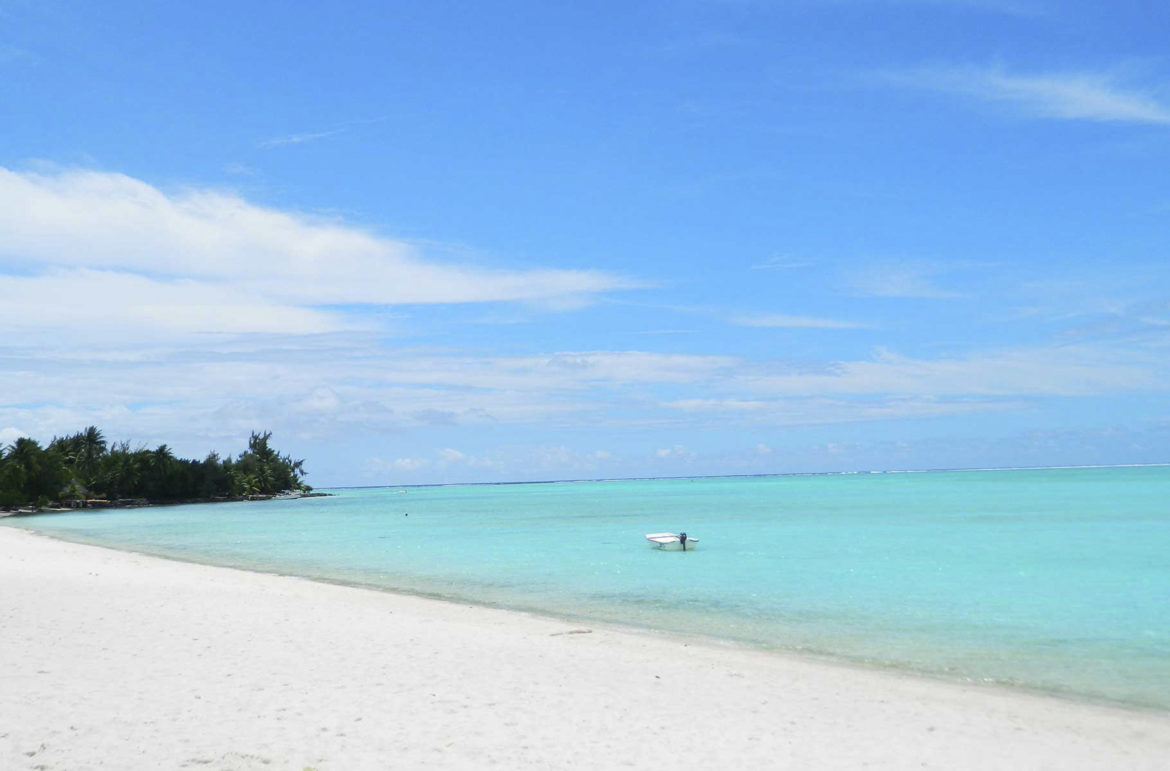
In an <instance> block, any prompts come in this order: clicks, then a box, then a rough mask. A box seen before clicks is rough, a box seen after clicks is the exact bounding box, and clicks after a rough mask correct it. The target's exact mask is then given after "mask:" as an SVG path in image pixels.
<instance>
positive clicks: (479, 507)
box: [5, 467, 1170, 709]
mask: <svg viewBox="0 0 1170 771" xmlns="http://www.w3.org/2000/svg"><path fill="white" fill-rule="evenodd" d="M333 492H335V493H336V495H335V496H334V497H329V498H310V499H302V500H294V501H266V502H254V503H224V504H215V505H198V506H174V507H159V508H149V509H129V510H113V511H97V512H85V513H77V514H59V515H51V516H42V517H29V518H21V519H8V520H5V524H7V525H15V526H19V527H25V528H28V529H31V530H35V531H39V532H43V533H46V534H49V535H54V536H57V537H60V538H65V539H69V540H78V541H85V542H90V543H98V544H103V545H108V546H113V547H116V548H123V549H130V550H134V551H141V552H147V553H151V554H159V555H164V556H171V557H178V558H182V559H186V560H192V561H197V562H205V563H209V564H216V565H230V566H235V567H242V568H249V569H256V570H264V571H273V572H278V573H285V574H295V575H301V576H309V577H314V578H322V579H328V580H335V581H343V582H347V583H353V584H360V585H367V586H374V587H380V588H386V589H394V590H400V591H406V592H413V593H419V594H426V595H433V596H439V597H445V598H450V599H458V600H462V601H470V602H475V603H484V604H490V605H497V606H502V607H508V608H518V609H524V610H530V611H536V612H540V613H548V614H554V615H559V616H565V617H571V618H576V619H581V620H597V621H608V622H618V623H622V624H627V625H636V626H642V627H649V628H653V629H660V630H667V631H672V632H682V633H688V634H695V635H703V636H709V637H715V638H720V639H724V640H734V641H739V642H742V643H747V644H749V645H753V646H758V647H763V648H769V649H780V650H796V651H804V652H811V653H816V654H822V655H828V656H832V657H837V658H842V659H847V660H851V661H856V662H864V663H868V664H872V665H877V666H884V667H893V668H899V669H906V670H912V671H917V672H923V673H929V674H935V675H942V676H946V677H952V678H958V679H967V680H978V681H993V682H1001V683H1006V684H1012V685H1017V686H1024V687H1028V688H1033V689H1040V690H1044V691H1050V692H1055V693H1060V694H1064V695H1067V696H1071V697H1075V698H1084V699H1093V700H1098V699H1100V700H1112V701H1119V702H1124V703H1128V704H1133V705H1141V706H1146V707H1154V708H1158V709H1170V468H1167V467H1141V468H1089V469H1051V470H1019V471H965V472H931V473H890V474H855V475H830V476H778V477H749V478H742V477H737V478H701V479H669V480H636V481H613V482H562V483H553V484H525V485H461V486H449V487H411V488H400V489H395V488H379V489H351V490H337V491H333ZM407 515H409V516H407ZM662 530H673V531H676V532H677V531H678V530H686V531H687V532H688V533H689V534H690V535H692V536H694V537H697V538H699V539H700V547H699V549H698V550H697V551H694V552H688V553H681V552H659V551H654V550H652V549H650V548H649V547H648V546H647V545H646V544H645V542H644V540H643V538H642V536H643V534H644V533H648V532H655V531H662Z"/></svg>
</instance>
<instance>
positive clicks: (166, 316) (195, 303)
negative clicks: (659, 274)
mask: <svg viewBox="0 0 1170 771" xmlns="http://www.w3.org/2000/svg"><path fill="white" fill-rule="evenodd" d="M0 260H3V263H0V277H4V278H5V280H4V282H3V285H2V286H0V293H2V294H3V301H4V302H5V307H6V308H7V309H8V311H10V312H7V313H5V314H2V315H0V334H2V333H4V332H5V331H7V330H12V329H13V328H14V325H17V326H20V328H21V329H22V330H23V331H25V332H26V333H27V332H29V331H30V329H35V324H36V323H41V322H43V323H44V324H46V325H47V327H46V328H52V329H56V330H60V329H61V328H62V326H63V325H68V324H73V323H75V322H80V319H79V318H76V317H78V316H82V315H84V313H82V311H81V310H80V309H81V308H82V307H84V306H87V305H88V306H91V307H92V303H93V302H98V301H99V299H98V298H101V299H100V301H101V302H102V303H103V305H107V306H108V307H107V308H106V309H105V310H104V311H103V313H102V314H99V315H98V316H97V317H96V318H95V317H92V316H91V318H90V322H89V323H79V324H78V325H77V326H75V327H74V329H75V330H76V331H77V332H78V333H79V334H82V335H93V334H96V333H98V332H100V331H101V330H102V329H103V328H107V329H108V330H109V331H111V332H114V330H126V329H133V330H135V333H136V334H137V333H138V332H139V331H142V332H146V333H157V332H160V331H162V330H166V329H171V330H172V331H174V332H179V331H184V330H185V331H187V332H190V333H193V334H201V333H204V332H207V331H219V332H270V331H274V329H273V327H274V326H275V327H279V326H280V324H281V323H282V322H287V323H288V324H289V325H290V326H289V327H288V331H296V332H300V333H304V334H309V333H322V332H328V331H336V330H339V329H342V328H348V327H349V326H351V324H350V322H349V321H347V320H346V319H345V318H343V317H342V316H341V315H339V314H340V311H339V310H337V309H339V308H340V309H343V308H345V307H347V306H354V305H370V304H372V305H394V304H410V303H424V304H425V303H475V302H497V301H525V302H536V303H544V304H545V305H546V306H548V307H556V306H560V307H569V306H571V305H574V304H576V305H579V304H580V302H581V301H582V298H584V297H588V296H589V295H591V294H595V293H597V292H604V291H609V290H613V289H619V288H623V287H628V286H633V285H634V282H631V281H628V280H626V279H623V278H620V277H617V276H613V275H609V274H604V273H600V272H596V271H590V270H547V269H533V270H528V271H516V270H491V269H488V268H483V267H479V266H475V267H470V266H464V265H460V264H457V263H451V262H440V261H436V260H434V259H432V258H430V257H429V256H428V254H427V253H426V252H423V251H421V250H420V249H419V248H417V247H416V246H415V245H413V244H410V243H407V242H404V241H397V240H394V239H390V238H386V237H384V236H381V235H378V234H376V233H373V232H370V231H368V230H366V229H363V228H360V227H357V226H354V225H350V224H347V223H345V222H342V221H339V220H336V219H324V218H320V217H314V216H311V215H306V214H302V213H298V212H291V211H282V210H278V209H273V208H268V207H264V206H259V205H257V204H253V203H251V202H249V201H246V200H244V199H243V198H241V197H240V196H238V195H236V194H234V193H231V192H226V191H219V190H208V189H190V190H185V191H180V192H177V193H168V192H164V191H162V190H160V189H158V188H156V187H154V186H152V185H150V184H148V183H146V182H143V181H141V180H137V179H133V178H131V177H127V176H125V175H121V174H111V173H105V172H96V171H85V170H69V171H59V172H53V173H41V174H37V173H29V172H23V173H22V172H15V171H10V170H7V169H3V168H0ZM5 264H7V265H8V266H11V267H9V268H8V269H7V270H6V269H5V267H4V265H5ZM4 273H9V275H8V276H4V275H3V274H4ZM99 290H100V291H99ZM62 298H69V300H70V302H68V303H62ZM62 305H64V306H66V307H65V308H62V307H61V306H62ZM322 306H331V307H332V308H333V310H329V311H325V310H321V309H320V308H321V307H322ZM18 307H19V308H22V309H24V310H25V311H26V315H25V316H24V317H23V319H22V318H21V314H18V313H14V312H11V311H13V309H14V308H18ZM38 308H39V309H41V310H40V311H38ZM46 309H52V311H53V312H48V310H46ZM71 309H72V310H71ZM75 311H76V312H75ZM55 314H59V316H58V317H57V318H54V317H55ZM266 318H267V319H270V320H266ZM37 320H39V321H37ZM34 322H35V323H34Z"/></svg>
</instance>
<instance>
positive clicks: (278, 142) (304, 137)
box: [260, 128, 345, 148]
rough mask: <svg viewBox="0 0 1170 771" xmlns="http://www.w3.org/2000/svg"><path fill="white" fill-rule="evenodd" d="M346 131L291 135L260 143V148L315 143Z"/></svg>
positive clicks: (341, 129)
mask: <svg viewBox="0 0 1170 771" xmlns="http://www.w3.org/2000/svg"><path fill="white" fill-rule="evenodd" d="M344 131H345V129H343V128H338V129H331V130H329V131H314V132H306V133H303V134H289V135H287V136H280V137H273V138H272V139H265V140H264V141H263V142H261V143H260V146H261V147H264V148H269V147H281V146H283V145H299V144H304V143H305V142H313V141H315V140H318V139H324V138H325V137H331V136H334V135H336V134H340V133H342V132H344Z"/></svg>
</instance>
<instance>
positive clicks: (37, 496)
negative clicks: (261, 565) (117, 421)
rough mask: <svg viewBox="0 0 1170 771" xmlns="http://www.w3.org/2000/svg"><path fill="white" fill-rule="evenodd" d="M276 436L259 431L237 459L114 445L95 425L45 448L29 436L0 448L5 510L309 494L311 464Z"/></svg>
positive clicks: (0, 492) (0, 485) (0, 503)
mask: <svg viewBox="0 0 1170 771" xmlns="http://www.w3.org/2000/svg"><path fill="white" fill-rule="evenodd" d="M271 436H272V433H271V432H269V431H266V432H263V433H255V432H254V433H252V435H251V437H250V438H249V439H248V449H247V450H245V451H243V452H241V453H240V454H239V455H238V456H237V457H236V458H234V459H233V458H230V457H228V458H221V457H220V456H219V454H218V453H215V452H212V453H210V454H208V456H207V457H206V458H204V459H203V460H189V459H187V458H178V457H176V456H175V454H174V453H173V452H172V451H171V449H170V447H168V446H167V445H165V444H162V445H159V446H158V447H156V448H155V449H153V450H150V449H146V448H144V447H139V448H132V447H131V446H130V443H129V442H116V443H109V442H107V441H106V438H105V436H104V435H103V434H102V432H101V431H100V430H98V428H97V427H95V426H90V427H88V428H86V429H85V430H84V431H80V432H78V433H76V434H73V435H71V436H63V437H54V438H53V440H52V441H51V442H49V444H48V445H47V446H45V447H42V446H41V445H40V444H39V443H38V442H37V441H36V440H34V439H31V438H28V437H21V438H20V439H17V440H16V441H15V442H13V443H12V444H10V445H8V446H7V447H0V509H4V510H12V509H15V508H21V507H34V508H41V507H44V506H48V505H53V504H55V505H58V506H69V507H78V506H104V505H115V506H116V505H134V504H154V503H181V502H195V501H219V500H240V499H247V498H256V497H270V496H272V495H277V494H281V493H302V494H303V493H308V492H310V491H311V490H312V488H311V487H309V486H308V485H306V484H305V483H304V482H303V481H302V480H303V477H304V461H303V460H293V459H292V458H291V457H289V456H288V455H282V454H280V453H279V452H277V451H276V450H275V449H273V448H272V447H271V446H270V445H269V439H270V438H271Z"/></svg>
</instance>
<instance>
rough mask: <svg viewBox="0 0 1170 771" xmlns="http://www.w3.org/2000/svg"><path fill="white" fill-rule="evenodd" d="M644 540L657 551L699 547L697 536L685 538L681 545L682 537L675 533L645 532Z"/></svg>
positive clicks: (686, 549) (689, 549)
mask: <svg viewBox="0 0 1170 771" xmlns="http://www.w3.org/2000/svg"><path fill="white" fill-rule="evenodd" d="M646 541H647V542H648V543H649V544H650V547H651V548H653V549H658V550H659V551H694V550H695V549H697V548H699V539H698V538H689V537H688V538H687V542H686V546H685V547H684V546H683V541H682V538H681V537H679V535H678V534H677V533H647V534H646Z"/></svg>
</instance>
